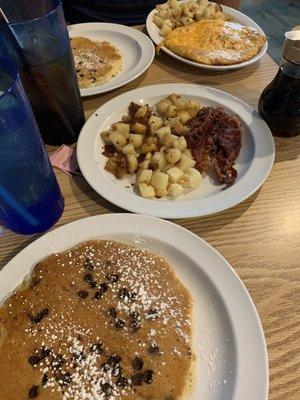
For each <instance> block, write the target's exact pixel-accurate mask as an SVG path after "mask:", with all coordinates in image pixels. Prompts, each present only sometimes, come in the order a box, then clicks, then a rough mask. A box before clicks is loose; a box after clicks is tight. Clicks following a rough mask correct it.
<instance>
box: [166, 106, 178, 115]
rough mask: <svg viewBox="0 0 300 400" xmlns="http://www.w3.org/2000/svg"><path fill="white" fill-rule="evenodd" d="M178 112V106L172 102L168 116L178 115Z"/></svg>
mask: <svg viewBox="0 0 300 400" xmlns="http://www.w3.org/2000/svg"><path fill="white" fill-rule="evenodd" d="M177 112H178V109H177V107H175V106H174V105H173V104H171V105H170V106H169V108H168V110H167V112H166V117H167V118H172V117H176V114H177Z"/></svg>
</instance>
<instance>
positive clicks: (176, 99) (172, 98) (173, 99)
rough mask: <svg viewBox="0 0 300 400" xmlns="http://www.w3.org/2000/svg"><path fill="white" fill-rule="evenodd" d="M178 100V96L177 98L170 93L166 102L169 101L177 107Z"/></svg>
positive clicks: (176, 95)
mask: <svg viewBox="0 0 300 400" xmlns="http://www.w3.org/2000/svg"><path fill="white" fill-rule="evenodd" d="M178 99H179V96H178V94H175V93H172V94H171V95H170V96H168V100H170V101H171V102H172V103H173V104H174V106H176V107H177V102H178Z"/></svg>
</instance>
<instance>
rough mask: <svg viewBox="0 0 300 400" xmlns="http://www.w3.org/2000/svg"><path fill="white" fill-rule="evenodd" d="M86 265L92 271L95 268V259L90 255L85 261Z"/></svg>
mask: <svg viewBox="0 0 300 400" xmlns="http://www.w3.org/2000/svg"><path fill="white" fill-rule="evenodd" d="M84 266H85V267H86V268H87V269H89V270H90V271H92V270H93V269H95V265H94V263H93V261H92V260H91V259H90V258H89V257H87V258H86V260H85V263H84Z"/></svg>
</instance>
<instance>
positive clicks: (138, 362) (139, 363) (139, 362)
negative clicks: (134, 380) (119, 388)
mask: <svg viewBox="0 0 300 400" xmlns="http://www.w3.org/2000/svg"><path fill="white" fill-rule="evenodd" d="M143 365H144V361H143V359H142V358H141V357H138V356H137V357H135V358H134V360H133V361H132V366H133V369H134V370H135V371H140V370H141V369H142V368H143Z"/></svg>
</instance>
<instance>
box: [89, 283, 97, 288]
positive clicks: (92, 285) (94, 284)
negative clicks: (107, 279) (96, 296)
mask: <svg viewBox="0 0 300 400" xmlns="http://www.w3.org/2000/svg"><path fill="white" fill-rule="evenodd" d="M89 285H90V287H91V288H92V289H95V287H96V286H97V282H96V281H91V282H90V283H89Z"/></svg>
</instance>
